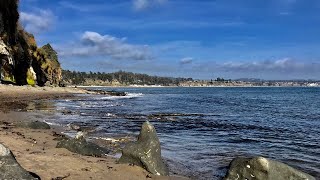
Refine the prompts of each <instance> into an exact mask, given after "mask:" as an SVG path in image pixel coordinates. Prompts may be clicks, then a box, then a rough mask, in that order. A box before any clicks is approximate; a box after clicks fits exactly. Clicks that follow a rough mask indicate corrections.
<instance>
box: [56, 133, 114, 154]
mask: <svg viewBox="0 0 320 180" xmlns="http://www.w3.org/2000/svg"><path fill="white" fill-rule="evenodd" d="M56 147H57V148H66V149H68V150H69V151H71V152H74V153H77V154H81V155H85V156H97V157H101V156H105V155H106V154H108V153H109V150H107V149H105V148H102V147H100V146H98V145H96V144H94V143H91V142H87V141H86V139H85V138H84V137H82V136H78V137H77V138H74V139H62V140H61V141H60V142H58V144H57V146H56Z"/></svg>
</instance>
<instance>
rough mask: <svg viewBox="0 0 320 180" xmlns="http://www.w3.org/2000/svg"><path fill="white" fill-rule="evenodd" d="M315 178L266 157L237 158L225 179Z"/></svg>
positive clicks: (277, 179) (303, 179) (295, 179)
mask: <svg viewBox="0 0 320 180" xmlns="http://www.w3.org/2000/svg"><path fill="white" fill-rule="evenodd" d="M236 179H238V180H242V179H243V180H244V179H247V180H286V179H287V180H315V178H314V177H312V176H310V175H308V174H306V173H303V172H301V171H299V170H297V169H294V168H292V167H290V166H288V165H286V164H283V163H281V162H277V161H273V160H270V159H267V158H264V157H254V158H251V159H250V158H236V159H234V160H233V161H232V162H231V164H230V167H229V171H228V173H227V175H226V177H225V178H224V180H236Z"/></svg>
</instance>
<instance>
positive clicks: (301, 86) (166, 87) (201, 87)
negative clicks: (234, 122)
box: [68, 86, 320, 88]
mask: <svg viewBox="0 0 320 180" xmlns="http://www.w3.org/2000/svg"><path fill="white" fill-rule="evenodd" d="M74 87H77V88H320V86H68V88H74Z"/></svg>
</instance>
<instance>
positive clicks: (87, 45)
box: [59, 31, 152, 60]
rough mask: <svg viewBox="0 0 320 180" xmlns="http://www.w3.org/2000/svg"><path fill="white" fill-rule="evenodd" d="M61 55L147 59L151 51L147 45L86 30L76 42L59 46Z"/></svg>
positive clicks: (150, 56)
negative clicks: (131, 42) (135, 43)
mask: <svg viewBox="0 0 320 180" xmlns="http://www.w3.org/2000/svg"><path fill="white" fill-rule="evenodd" d="M59 54H60V55H61V56H98V55H102V56H109V57H111V58H112V59H127V60H149V59H152V55H151V51H150V49H149V47H148V46H147V45H134V44H129V43H127V42H126V38H117V37H114V36H111V35H101V34H99V33H97V32H91V31H86V32H84V33H83V34H82V36H81V38H80V40H79V41H78V42H74V45H72V46H68V47H60V48H59Z"/></svg>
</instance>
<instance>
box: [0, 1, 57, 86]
mask: <svg viewBox="0 0 320 180" xmlns="http://www.w3.org/2000/svg"><path fill="white" fill-rule="evenodd" d="M18 20H19V12H18V1H17V0H1V1H0V73H1V81H2V82H7V83H13V84H17V85H26V84H29V85H39V86H44V85H45V84H50V85H59V84H60V82H61V79H62V78H61V71H62V70H61V67H60V63H59V61H58V56H57V53H56V52H55V51H54V50H53V48H52V47H51V46H50V44H47V45H45V46H44V47H42V48H38V47H37V44H36V41H35V38H34V36H33V35H31V34H29V33H27V32H25V31H24V30H23V28H22V27H21V26H20V25H19V24H18Z"/></svg>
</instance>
